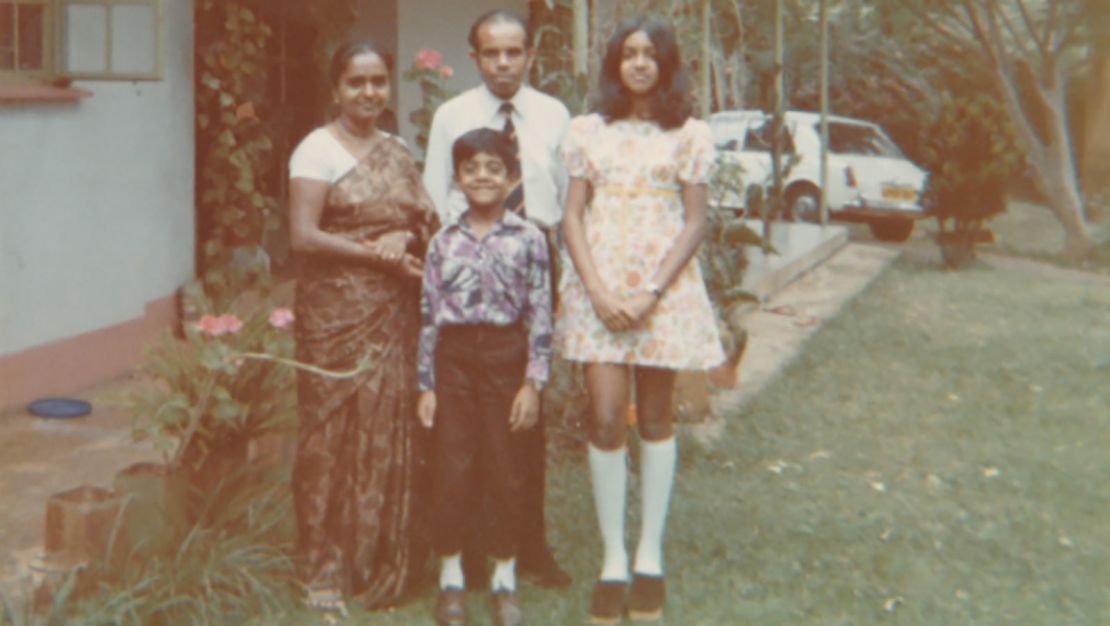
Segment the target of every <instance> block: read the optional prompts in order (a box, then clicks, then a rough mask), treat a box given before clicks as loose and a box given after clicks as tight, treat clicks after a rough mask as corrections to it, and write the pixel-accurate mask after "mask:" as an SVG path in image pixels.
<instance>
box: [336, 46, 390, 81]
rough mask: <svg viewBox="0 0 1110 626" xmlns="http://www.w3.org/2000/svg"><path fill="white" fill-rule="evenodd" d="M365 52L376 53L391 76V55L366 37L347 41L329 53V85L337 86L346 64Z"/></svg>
mask: <svg viewBox="0 0 1110 626" xmlns="http://www.w3.org/2000/svg"><path fill="white" fill-rule="evenodd" d="M366 52H373V53H374V54H376V55H378V58H379V59H381V60H382V63H384V64H385V71H387V72H389V75H390V76H391V77H392V76H393V56H392V55H390V54H389V53H388V52H386V51H385V49H384V48H382V47H381V46H379V45H378V44H377V43H375V42H373V41H370V40H368V39H367V40H362V41H348V42H347V43H345V44H343V45H341V46H339V47H338V48H336V50H335V52H334V53H332V55H331V63H330V64H329V65H328V79H329V80H331V86H332V87H338V86H339V77H340V76H342V75H343V72H344V71H345V70H346V69H347V64H348V63H350V62H351V59H353V58H355V57H357V56H358V55H360V54H364V53H366Z"/></svg>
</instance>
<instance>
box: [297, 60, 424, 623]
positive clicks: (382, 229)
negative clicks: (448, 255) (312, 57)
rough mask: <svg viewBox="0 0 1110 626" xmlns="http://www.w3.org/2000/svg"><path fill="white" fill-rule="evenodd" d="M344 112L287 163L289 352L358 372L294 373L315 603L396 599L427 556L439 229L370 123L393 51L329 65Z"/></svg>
mask: <svg viewBox="0 0 1110 626" xmlns="http://www.w3.org/2000/svg"><path fill="white" fill-rule="evenodd" d="M330 78H331V85H332V89H333V97H334V99H335V104H336V105H337V107H338V110H339V115H338V116H337V117H336V119H334V120H333V121H331V122H330V123H328V124H326V125H324V126H322V127H320V128H317V129H316V130H314V131H312V132H311V133H310V134H309V135H308V136H307V137H305V139H304V140H303V141H302V142H301V143H300V145H298V146H297V149H296V150H295V151H294V153H293V156H292V158H291V159H290V179H291V180H290V239H291V243H292V248H293V250H294V252H295V253H296V254H297V255H298V257H299V259H300V262H301V273H300V275H299V276H298V280H297V289H296V301H295V302H296V303H295V313H296V326H295V328H296V332H295V336H296V344H297V348H296V350H297V358H298V360H301V361H303V362H306V363H310V364H313V365H316V366H319V367H321V368H324V369H327V370H331V371H339V372H342V371H350V370H353V369H357V368H358V367H359V365H360V363H364V362H365V359H364V357H366V355H371V359H372V360H371V361H369V366H367V367H365V369H364V370H363V371H360V372H359V373H358V374H357V375H355V376H354V377H347V378H338V377H330V376H325V375H321V374H316V373H312V372H306V371H301V372H300V373H299V374H298V381H297V392H298V403H299V410H300V423H299V433H298V443H297V456H296V461H295V465H294V469H293V500H294V507H295V509H296V516H297V531H298V544H299V549H300V556H301V559H302V568H303V571H302V578H303V583H304V585H305V587H306V590H307V602H308V604H309V605H310V606H313V607H315V608H318V609H321V610H325V611H335V612H340V613H342V612H345V601H346V600H347V599H351V598H355V599H357V600H358V601H360V602H362V603H363V604H365V605H366V606H368V607H382V606H389V605H391V604H395V603H396V602H397V601H398V600H399V599H400V598H401V596H402V595H403V594H404V593H405V592H406V591H408V590H409V589H411V587H412V585H413V583H414V582H415V579H416V578H417V577H418V575H419V574H421V573H423V569H424V567H425V565H426V558H425V557H426V554H427V553H426V549H425V547H424V545H423V544H424V542H423V541H421V540H420V539H419V538H418V537H416V536H415V535H416V534H415V533H414V532H413V528H414V521H415V518H416V515H415V501H416V500H417V497H416V495H415V493H414V491H415V486H416V485H417V484H418V482H419V480H418V475H417V471H416V470H417V467H418V466H419V465H420V454H419V450H418V446H417V437H418V433H417V429H418V424H417V421H416V419H415V389H416V380H415V376H416V374H415V373H416V363H415V358H416V342H417V335H418V332H419V323H420V318H419V296H420V294H419V278H420V276H421V272H422V269H423V268H422V261H421V259H423V253H424V247H425V246H426V244H427V242H428V240H429V239H430V238H431V235H432V234H433V233H434V232H435V230H436V229H437V227H438V222H437V219H436V217H435V211H434V209H433V207H432V203H431V201H430V199H429V198H428V196H427V194H426V193H425V192H424V189H423V187H422V186H421V182H420V174H419V172H418V171H417V168H416V165H415V163H414V162H413V159H412V156H411V155H410V154H409V152H408V150H407V148H406V147H405V145H404V143H403V142H402V141H401V140H400V139H399V138H397V137H395V136H392V135H389V134H387V133H384V132H382V131H381V130H378V129H377V127H376V122H377V119H378V117H379V115H380V114H381V113H382V111H384V110H385V107H386V105H387V103H388V100H389V90H390V69H389V63H388V57H387V55H386V54H384V53H383V52H381V51H380V50H379V49H378V48H376V47H375V46H374V45H373V44H370V43H356V44H347V45H345V46H343V47H341V48H340V49H339V50H337V51H336V53H335V55H334V56H333V57H332V61H331V71H330Z"/></svg>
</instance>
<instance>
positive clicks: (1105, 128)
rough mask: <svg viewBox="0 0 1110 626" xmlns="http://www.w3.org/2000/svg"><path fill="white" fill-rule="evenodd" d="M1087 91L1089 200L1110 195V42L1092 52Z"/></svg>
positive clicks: (1086, 176)
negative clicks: (1102, 195) (1095, 196)
mask: <svg viewBox="0 0 1110 626" xmlns="http://www.w3.org/2000/svg"><path fill="white" fill-rule="evenodd" d="M1108 13H1110V12H1108ZM1088 89H1089V91H1088V93H1087V123H1086V125H1085V126H1086V129H1087V146H1086V149H1085V150H1084V155H1083V169H1084V172H1083V189H1084V191H1085V192H1086V193H1087V197H1088V198H1092V197H1093V196H1094V195H1095V194H1097V193H1103V194H1105V193H1110V42H1108V43H1102V44H1100V45H1098V46H1097V47H1096V49H1095V51H1094V52H1092V60H1091V82H1090V85H1089V88H1088Z"/></svg>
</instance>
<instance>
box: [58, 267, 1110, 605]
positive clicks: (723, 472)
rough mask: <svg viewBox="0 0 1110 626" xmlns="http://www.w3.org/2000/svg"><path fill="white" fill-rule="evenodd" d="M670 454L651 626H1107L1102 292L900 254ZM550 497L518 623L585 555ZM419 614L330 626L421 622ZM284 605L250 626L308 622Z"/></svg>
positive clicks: (555, 601) (564, 475)
mask: <svg viewBox="0 0 1110 626" xmlns="http://www.w3.org/2000/svg"><path fill="white" fill-rule="evenodd" d="M680 445H681V447H680V455H681V469H680V473H679V478H678V483H677V487H676V492H675V494H674V498H673V501H672V502H673V504H672V514H671V517H670V522H669V530H668V539H667V546H666V558H667V569H668V579H667V582H668V591H669V600H668V604H667V609H666V623H668V624H672V625H680V626H696V625H702V624H704V625H713V626H731V625H734V624H757V625H771V624H783V625H791V626H806V625H814V626H817V625H821V626H830V625H838V624H845V625H847V624H852V625H861V624H907V625H908V624H936V625H940V626H954V625H960V624H975V625H994V624H997V625H1011V624H1029V625H1053V626H1055V625H1069V624H1075V625H1092V626H1094V625H1097V624H1108V623H1110V523H1107V520H1108V519H1110V483H1108V481H1107V477H1108V476H1110V461H1108V458H1110V453H1108V451H1110V289H1107V288H1106V287H1105V286H1101V285H1099V286H1095V285H1093V284H1091V283H1079V282H1074V283H1073V282H1066V281H1061V280H1057V279H1046V278H1041V277H1038V276H1035V275H1024V274H1020V273H1014V272H1009V271H1003V270H992V269H989V268H986V267H977V268H972V269H969V270H966V271H961V272H946V271H941V270H939V269H937V268H936V267H934V266H928V265H925V264H923V262H921V261H913V260H909V259H902V260H900V261H898V262H897V263H895V264H894V265H893V266H892V267H891V268H890V269H889V270H888V271H887V272H886V273H885V274H884V275H883V276H882V277H880V278H879V279H878V280H877V281H876V282H875V283H874V284H873V285H872V287H871V288H870V289H869V290H868V291H867V292H866V293H864V294H863V295H861V296H860V297H859V298H858V299H857V300H855V301H854V302H852V303H850V304H849V305H848V306H847V307H846V308H845V309H844V310H843V311H842V312H841V314H840V315H839V316H837V317H836V318H834V319H833V320H831V321H830V322H828V323H827V324H826V326H825V327H824V328H822V329H821V330H820V331H819V333H818V334H817V335H816V336H815V337H814V338H813V339H812V340H811V341H810V342H809V344H807V346H806V347H805V349H804V351H803V353H802V354H801V355H799V357H798V359H797V360H796V361H795V362H794V363H793V364H792V365H791V366H790V367H789V368H788V369H787V370H786V371H785V372H784V373H783V375H782V377H781V378H780V379H779V380H778V381H777V382H775V383H773V384H772V385H771V386H770V387H769V388H768V389H767V390H765V391H764V392H763V393H762V394H761V395H760V396H759V397H758V398H757V399H756V400H755V401H754V402H753V403H752V404H750V405H749V406H747V407H746V408H745V409H744V410H743V411H742V412H741V413H739V414H737V415H731V416H729V417H728V423H727V426H726V427H725V429H724V433H723V435H722V437H721V438H720V439H719V440H718V441H717V442H716V443H714V444H712V445H710V446H708V447H706V446H703V445H700V444H697V443H696V442H695V440H694V439H693V438H692V437H691V436H688V434H687V433H683V436H682V442H681V444H680ZM635 486H636V483H635V481H634V480H633V481H632V484H631V487H633V490H632V492H633V493H635ZM549 492H550V496H549V501H548V517H549V520H550V522H551V526H552V529H551V533H550V534H551V540H552V543H553V545H554V546H555V547H556V550H557V553H558V555H559V556H560V560H561V561H562V562H563V564H564V566H565V567H567V568H568V569H569V570H570V571H571V573H572V574H573V575H574V576H575V585H574V587H573V588H572V589H571V590H569V591H565V592H555V591H546V590H540V589H537V588H535V587H533V586H531V585H528V584H525V585H523V588H522V600H523V604H524V608H525V610H526V612H527V616H528V619H529V623H531V624H537V625H545V624H552V625H561V624H581V623H583V622H584V617H585V607H586V603H587V600H588V594H589V589H590V586H591V584H592V579H593V577H594V576H595V575H596V570H597V566H598V558H599V555H600V543H599V539H598V536H597V531H596V528H595V521H594V513H593V506H592V501H591V496H590V487H589V482H588V472H587V470H586V467H585V463H584V462H583V461H582V459H580V458H576V457H574V456H573V455H564V456H563V458H562V459H561V460H560V462H559V463H558V464H557V466H556V467H555V468H554V469H553V472H552V474H551V477H550V486H549ZM631 504H632V506H630V510H631V511H633V515H632V517H631V519H630V520H629V535H630V536H629V545H630V549H631V548H633V547H634V545H633V544H632V541H633V540H634V538H635V531H636V529H637V521H636V519H635V514H634V512H635V510H636V508H637V507H636V498H635V497H633V498H632V502H631ZM433 602H434V597H433V593H432V591H431V590H429V592H428V593H427V594H425V595H424V596H423V597H422V598H421V599H419V600H418V601H416V602H414V603H411V604H409V605H406V606H404V607H402V608H400V609H398V610H396V611H391V612H384V613H375V614H372V615H368V614H366V613H364V612H360V611H357V610H356V611H355V612H354V614H353V615H352V616H351V618H350V619H348V620H346V621H345V622H344V623H347V624H366V625H370V624H373V625H378V624H382V625H391V624H393V625H401V624H404V625H409V624H419V623H431V611H432V604H433ZM295 603H296V599H295V598H294V597H293V595H292V594H290V596H289V598H287V599H286V600H285V601H284V602H282V603H281V604H282V605H284V606H286V607H290V606H294V605H295ZM470 606H471V609H472V615H473V616H474V620H473V623H477V624H485V623H489V622H488V611H487V609H486V598H485V597H484V596H482V595H474V596H472V597H471V600H470ZM286 610H287V611H288V612H286V613H285V614H284V616H283V617H267V618H264V619H262V620H260V621H258V622H255V623H265V624H318V623H320V620H319V618H316V617H314V616H313V615H312V614H311V613H308V612H305V611H302V610H296V609H286ZM75 619H77V618H75ZM64 623H82V622H81V621H80V620H79V619H77V621H66V622H64ZM227 623H228V624H232V623H234V624H242V623H245V620H243V619H237V620H233V621H229V622H227Z"/></svg>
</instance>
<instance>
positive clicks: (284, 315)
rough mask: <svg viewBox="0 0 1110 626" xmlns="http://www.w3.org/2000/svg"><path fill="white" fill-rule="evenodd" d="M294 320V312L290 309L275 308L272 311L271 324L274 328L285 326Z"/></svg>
mask: <svg viewBox="0 0 1110 626" xmlns="http://www.w3.org/2000/svg"><path fill="white" fill-rule="evenodd" d="M292 322H293V312H292V311H290V310H289V309H284V308H282V309H274V311H273V313H270V326H273V327H274V328H285V327H286V326H288V325H289V324H291V323H292Z"/></svg>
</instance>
